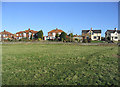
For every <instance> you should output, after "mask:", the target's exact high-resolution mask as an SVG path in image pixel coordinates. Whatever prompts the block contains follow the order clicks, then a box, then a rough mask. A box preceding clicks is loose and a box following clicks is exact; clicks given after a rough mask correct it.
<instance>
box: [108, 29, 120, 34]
mask: <svg viewBox="0 0 120 87" xmlns="http://www.w3.org/2000/svg"><path fill="white" fill-rule="evenodd" d="M115 31H116V30H107V31H106V32H110V33H115ZM117 33H120V30H117Z"/></svg>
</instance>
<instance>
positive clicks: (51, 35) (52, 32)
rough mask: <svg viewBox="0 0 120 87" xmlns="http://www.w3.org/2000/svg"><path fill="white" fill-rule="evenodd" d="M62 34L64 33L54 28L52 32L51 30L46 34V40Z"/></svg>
mask: <svg viewBox="0 0 120 87" xmlns="http://www.w3.org/2000/svg"><path fill="white" fill-rule="evenodd" d="M62 32H64V31H62V30H60V29H58V28H56V29H54V30H51V31H49V32H48V38H47V39H55V36H56V34H58V35H60V34H61V33H62Z"/></svg>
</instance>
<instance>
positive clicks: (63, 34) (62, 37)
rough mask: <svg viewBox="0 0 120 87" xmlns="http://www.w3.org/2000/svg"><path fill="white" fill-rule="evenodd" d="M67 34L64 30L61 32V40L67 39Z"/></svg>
mask: <svg viewBox="0 0 120 87" xmlns="http://www.w3.org/2000/svg"><path fill="white" fill-rule="evenodd" d="M66 36H67V34H66V33H65V32H62V33H61V34H60V40H61V41H64V40H66Z"/></svg>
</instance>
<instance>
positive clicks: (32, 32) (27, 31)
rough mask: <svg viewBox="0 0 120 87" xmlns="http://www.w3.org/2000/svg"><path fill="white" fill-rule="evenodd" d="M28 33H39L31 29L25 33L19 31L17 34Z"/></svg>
mask: <svg viewBox="0 0 120 87" xmlns="http://www.w3.org/2000/svg"><path fill="white" fill-rule="evenodd" d="M24 32H25V33H28V32H32V33H37V32H38V31H34V30H30V28H29V29H28V30H25V31H19V32H17V33H16V34H20V33H24Z"/></svg>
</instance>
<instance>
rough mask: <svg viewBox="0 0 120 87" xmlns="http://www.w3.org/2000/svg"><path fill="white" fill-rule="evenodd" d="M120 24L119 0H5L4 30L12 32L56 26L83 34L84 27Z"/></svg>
mask: <svg viewBox="0 0 120 87" xmlns="http://www.w3.org/2000/svg"><path fill="white" fill-rule="evenodd" d="M91 27H92V28H93V29H101V30H102V36H105V31H106V30H108V29H112V30H113V29H114V28H115V27H116V28H118V2H2V30H7V31H9V32H11V33H16V32H19V31H24V30H27V29H28V28H30V29H32V30H36V31H39V30H43V32H44V36H47V35H48V34H47V32H49V31H50V30H53V29H55V28H58V29H62V30H63V31H65V32H66V33H70V32H73V34H78V35H81V32H82V30H88V29H90V28H91Z"/></svg>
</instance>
